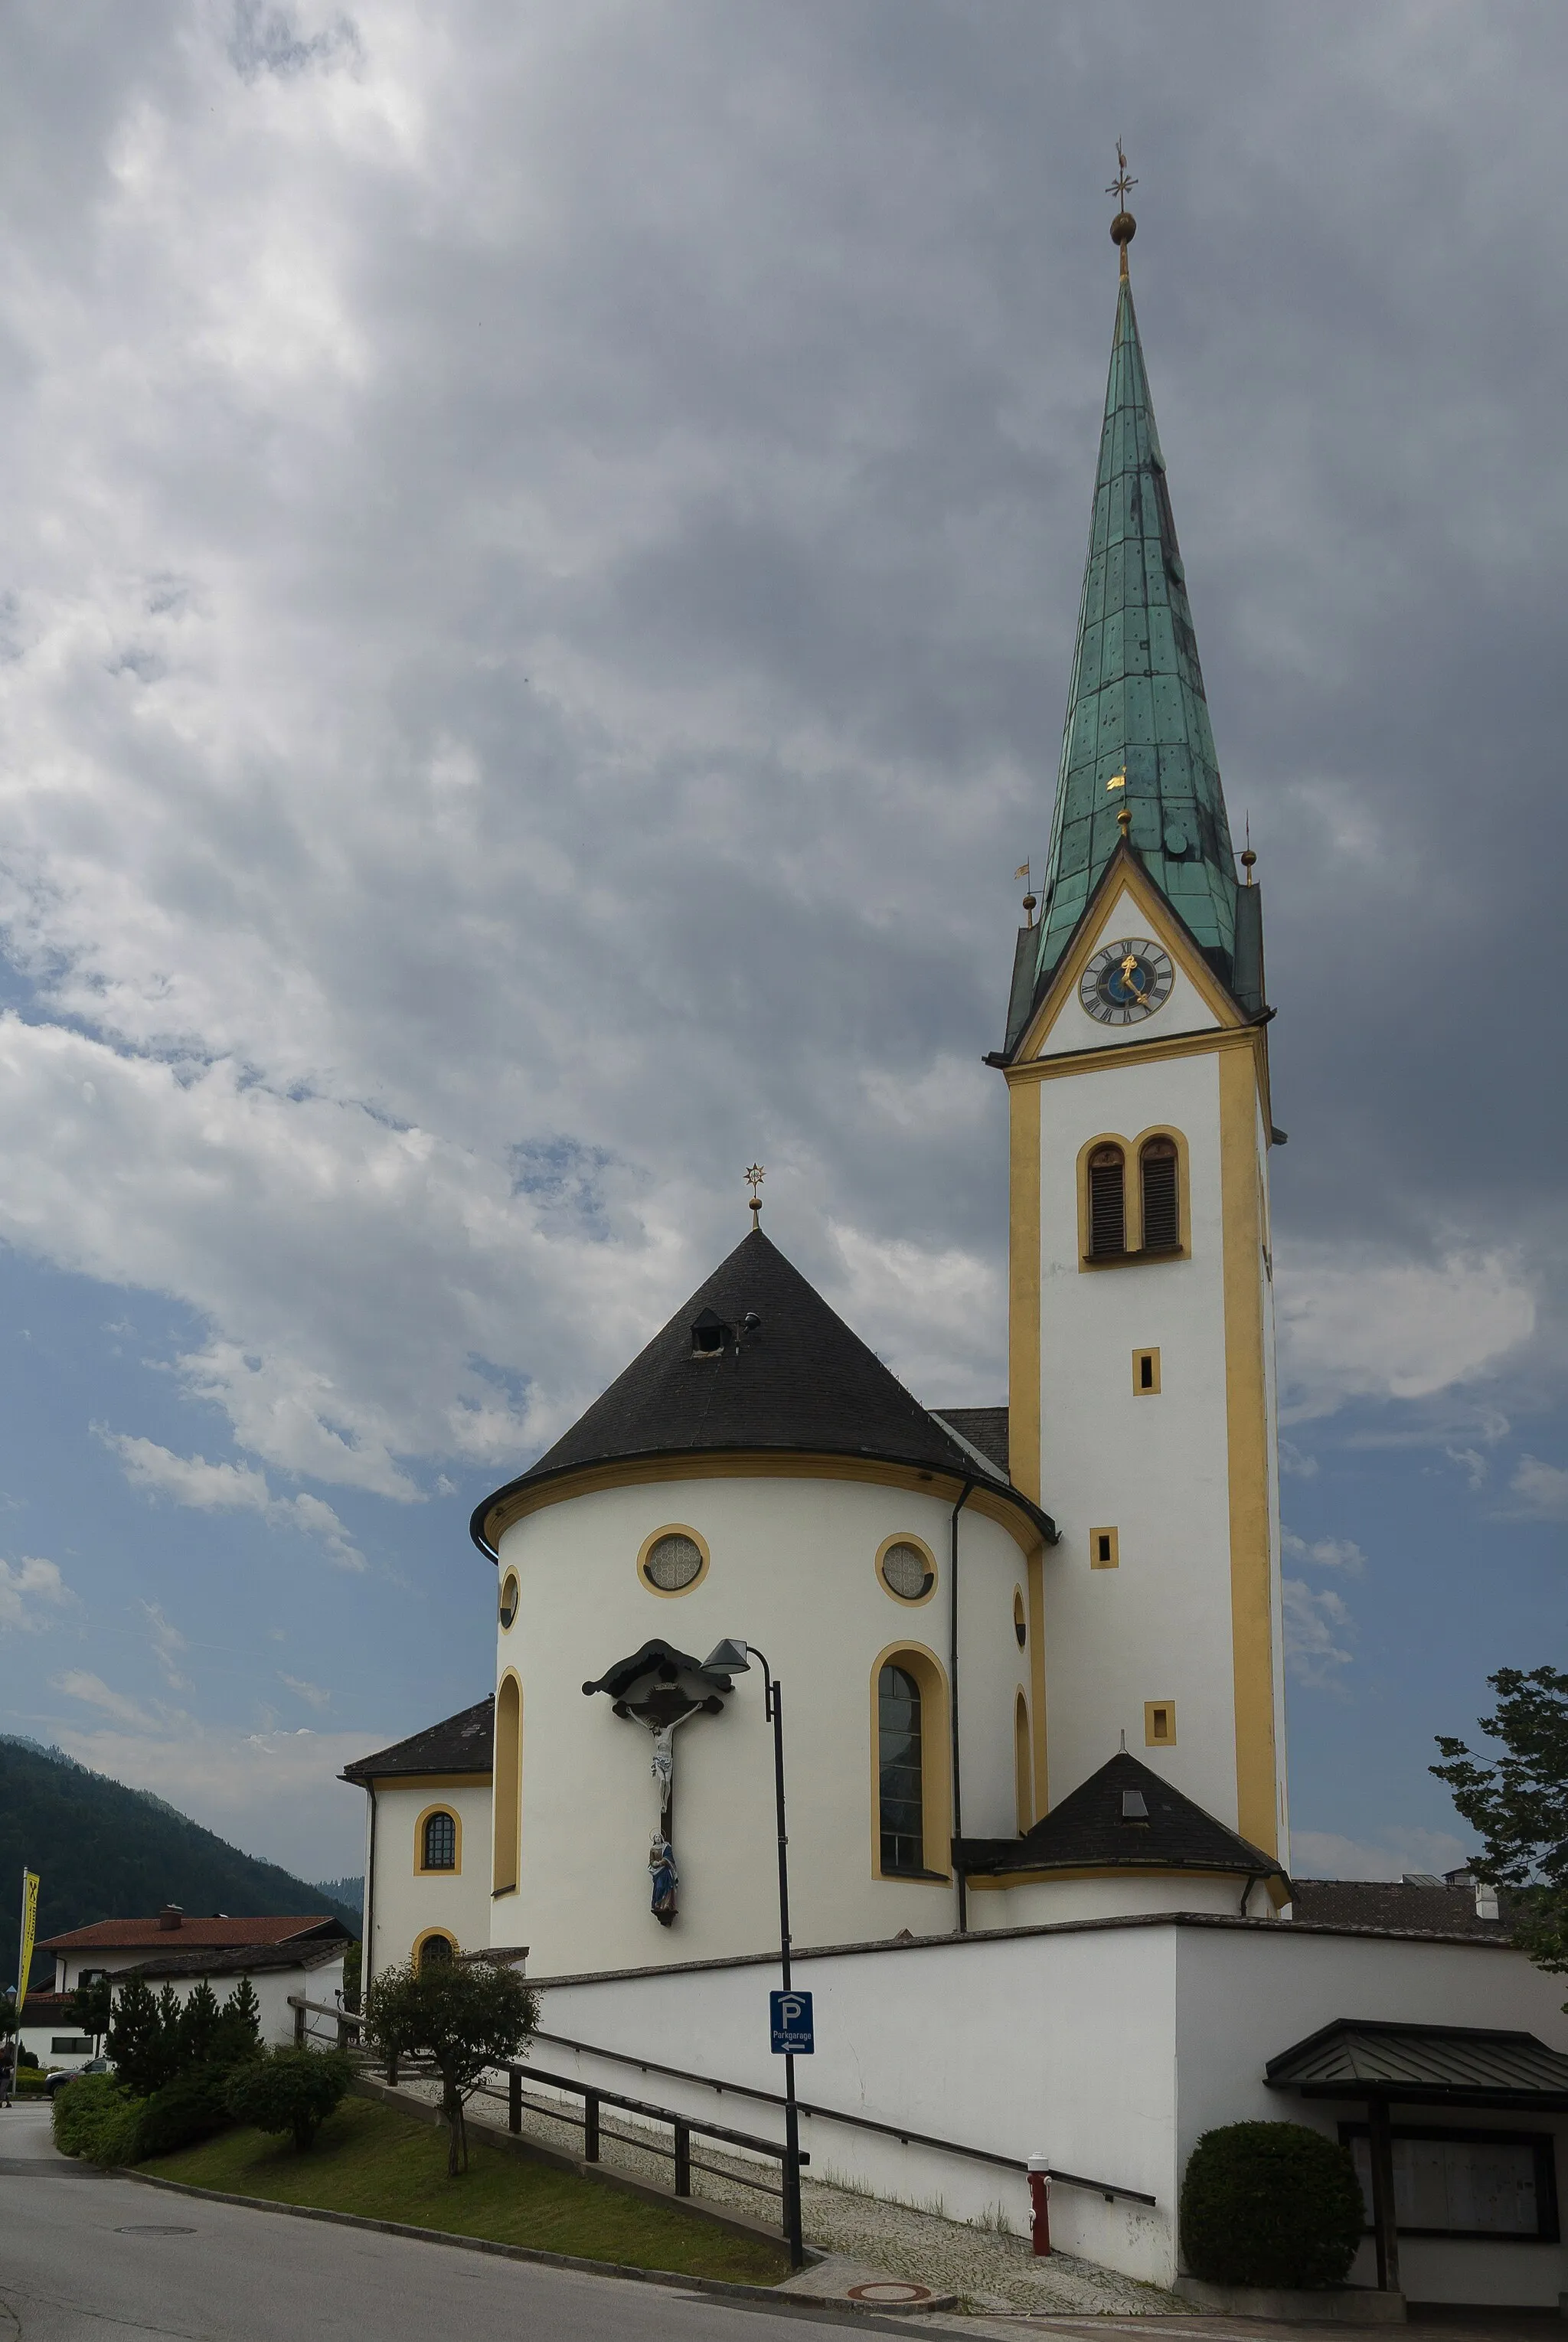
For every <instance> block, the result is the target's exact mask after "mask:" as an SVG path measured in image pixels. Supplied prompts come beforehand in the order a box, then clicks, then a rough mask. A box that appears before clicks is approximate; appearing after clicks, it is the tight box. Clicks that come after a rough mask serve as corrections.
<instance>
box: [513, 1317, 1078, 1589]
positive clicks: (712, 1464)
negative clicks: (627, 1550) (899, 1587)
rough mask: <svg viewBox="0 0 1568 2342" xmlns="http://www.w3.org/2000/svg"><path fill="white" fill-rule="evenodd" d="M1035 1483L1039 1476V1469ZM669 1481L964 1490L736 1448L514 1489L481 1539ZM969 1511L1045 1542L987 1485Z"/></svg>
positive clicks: (934, 1480)
mask: <svg viewBox="0 0 1568 2342" xmlns="http://www.w3.org/2000/svg"><path fill="white" fill-rule="evenodd" d="M1036 1346H1038V1333H1037V1334H1036ZM1036 1421H1038V1410H1036ZM1036 1447H1038V1441H1036ZM978 1468H979V1467H978V1466H976V1469H977V1470H978ZM1035 1476H1036V1478H1038V1476H1039V1474H1038V1466H1036V1472H1035ZM664 1480H859V1481H870V1482H871V1483H872V1484H873V1485H874V1486H877V1487H883V1488H904V1489H905V1490H907V1491H909V1492H910V1493H911V1494H913V1495H915V1496H937V1497H940V1498H941V1499H942V1501H943V1502H944V1503H951V1502H952V1501H953V1500H954V1498H955V1497H956V1496H958V1495H959V1494H960V1492H961V1490H962V1489H963V1486H964V1482H963V1479H962V1478H961V1477H960V1476H958V1475H957V1474H956V1473H953V1472H938V1471H927V1470H926V1469H925V1467H924V1466H916V1465H913V1464H884V1463H880V1462H878V1461H877V1460H875V1459H874V1457H871V1456H784V1455H781V1454H779V1453H778V1451H777V1450H776V1449H772V1448H754V1447H753V1448H739V1447H737V1448H726V1449H724V1451H723V1452H721V1453H719V1454H716V1455H707V1456H684V1455H671V1456H627V1457H624V1458H622V1459H620V1460H619V1461H617V1462H615V1463H613V1464H587V1465H584V1467H583V1469H582V1470H581V1471H580V1472H571V1473H563V1474H562V1476H561V1477H560V1479H559V1480H546V1481H542V1482H540V1483H537V1484H536V1485H534V1486H531V1487H526V1488H518V1489H516V1490H514V1493H513V1494H512V1495H511V1496H508V1497H507V1498H506V1499H505V1501H504V1503H497V1504H494V1505H492V1506H491V1507H490V1510H489V1512H488V1513H486V1515H485V1516H484V1536H485V1537H486V1539H487V1540H488V1542H489V1543H490V1544H491V1545H492V1546H498V1545H499V1544H500V1542H501V1539H502V1538H503V1537H504V1536H505V1534H506V1532H507V1530H508V1529H509V1528H514V1527H515V1526H516V1524H517V1523H518V1522H519V1521H521V1520H525V1519H527V1517H528V1516H529V1515H530V1514H533V1513H541V1512H543V1511H544V1509H545V1507H546V1506H550V1505H562V1504H565V1503H566V1502H567V1501H568V1500H569V1499H570V1498H571V1497H573V1496H599V1495H602V1494H603V1493H604V1491H605V1490H608V1489H617V1488H642V1487H650V1486H655V1485H656V1484H657V1483H659V1482H660V1481H664ZM1014 1486H1015V1487H1018V1488H1019V1489H1021V1490H1022V1491H1023V1493H1024V1495H1026V1496H1032V1497H1033V1501H1034V1503H1036V1504H1038V1503H1039V1501H1040V1500H1039V1496H1038V1495H1037V1494H1035V1493H1034V1491H1033V1490H1030V1489H1026V1488H1024V1484H1023V1482H1022V1480H1019V1479H1016V1478H1015V1479H1014ZM969 1510H970V1511H971V1512H972V1513H982V1514H984V1516H985V1518H986V1519H987V1520H988V1521H994V1522H995V1523H996V1525H997V1526H998V1527H999V1528H1004V1529H1005V1530H1006V1531H1007V1534H1008V1536H1010V1537H1011V1538H1012V1539H1013V1541H1014V1544H1015V1545H1017V1546H1020V1547H1021V1548H1022V1549H1023V1551H1024V1552H1025V1553H1027V1552H1028V1551H1029V1549H1030V1547H1031V1546H1033V1545H1034V1542H1035V1540H1036V1539H1037V1538H1038V1536H1039V1535H1040V1532H1039V1530H1038V1529H1037V1528H1036V1527H1035V1526H1034V1522H1033V1521H1031V1520H1030V1519H1028V1517H1027V1516H1025V1515H1024V1514H1023V1513H1021V1512H1020V1511H1019V1510H1018V1507H1017V1506H1016V1505H1011V1504H1009V1503H1008V1501H1007V1499H1006V1497H1005V1496H1002V1495H1000V1494H999V1493H998V1492H997V1491H996V1490H995V1489H994V1488H992V1487H991V1486H988V1485H987V1484H986V1483H985V1482H984V1480H979V1479H977V1480H975V1481H974V1484H973V1493H972V1495H971V1496H970V1499H969Z"/></svg>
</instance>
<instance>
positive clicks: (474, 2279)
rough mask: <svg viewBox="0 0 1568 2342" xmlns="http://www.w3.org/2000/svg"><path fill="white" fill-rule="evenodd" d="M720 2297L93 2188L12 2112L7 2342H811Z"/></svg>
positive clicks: (0, 2185) (4, 2286) (32, 2122)
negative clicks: (158, 2339) (168, 2339)
mask: <svg viewBox="0 0 1568 2342" xmlns="http://www.w3.org/2000/svg"><path fill="white" fill-rule="evenodd" d="M834 2330H836V2331H838V2332H841V2333H842V2332H843V2330H844V2329H843V2328H842V2327H838V2328H830V2327H826V2326H824V2325H822V2324H819V2323H818V2321H817V2320H815V2319H814V2318H804V2317H800V2316H798V2315H797V2316H793V2317H774V2316H772V2315H770V2314H769V2312H768V2311H766V2310H765V2309H764V2310H753V2309H746V2308H740V2307H735V2306H734V2305H732V2304H729V2303H726V2302H724V2301H723V2300H720V2299H715V2298H714V2297H712V2296H707V2295H703V2294H698V2293H686V2292H684V2291H680V2290H677V2289H675V2288H673V2287H664V2286H652V2285H641V2284H638V2283H636V2282H635V2281H628V2280H626V2279H623V2278H616V2277H584V2276H579V2275H576V2274H575V2273H574V2272H572V2271H570V2270H564V2269H550V2268H534V2267H529V2266H528V2265H527V2264H526V2263H524V2262H519V2261H505V2260H492V2259H490V2258H489V2257H487V2256H485V2255H484V2254H480V2253H470V2252H463V2251H460V2250H454V2249H453V2248H452V2247H449V2246H444V2245H424V2244H416V2243H414V2242H413V2241H412V2240H411V2239H410V2238H408V2237H379V2236H376V2235H375V2234H374V2233H373V2232H371V2231H369V2230H366V2229H363V2228H340V2227H332V2226H329V2225H328V2224H326V2223H325V2222H317V2221H315V2220H299V2219H291V2218H290V2217H288V2216H287V2215H286V2214H282V2213H270V2212H250V2211H245V2210H242V2209H241V2208H240V2207H239V2206H237V2205H233V2204H207V2203H203V2202H201V2201H199V2200H198V2199H197V2198H195V2197H189V2196H175V2195H171V2194H169V2193H167V2192H166V2191H165V2190H164V2189H162V2188H156V2187H141V2186H138V2185H137V2183H136V2182H135V2180H131V2179H115V2178H111V2177H105V2175H103V2174H100V2173H96V2172H93V2173H88V2172H85V2171H84V2169H83V2167H81V2166H80V2165H78V2164H75V2163H72V2162H70V2161H68V2160H67V2159H66V2158H65V2157H63V2156H59V2155H56V2154H55V2149H54V2147H53V2145H52V2143H51V2140H50V2136H49V2117H48V2111H47V2109H46V2108H45V2107H41V2106H32V2105H29V2106H16V2107H9V2108H0V2342H143V2337H146V2336H148V2335H158V2334H167V2335H177V2336H181V2337H188V2342H366V2337H374V2342H437V2337H439V2342H451V2337H453V2336H454V2335H457V2336H461V2337H462V2342H529V2337H534V2336H537V2337H541V2342H557V2337H559V2342H644V2337H645V2342H677V2337H679V2342H805V2337H807V2336H810V2335H813V2334H826V2333H828V2332H830V2331H834Z"/></svg>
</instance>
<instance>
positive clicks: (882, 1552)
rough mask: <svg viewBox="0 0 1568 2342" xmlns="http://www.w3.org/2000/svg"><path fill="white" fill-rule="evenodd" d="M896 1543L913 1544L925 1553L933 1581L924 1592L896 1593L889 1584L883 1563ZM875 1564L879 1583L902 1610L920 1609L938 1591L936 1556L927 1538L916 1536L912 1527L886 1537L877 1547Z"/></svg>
mask: <svg viewBox="0 0 1568 2342" xmlns="http://www.w3.org/2000/svg"><path fill="white" fill-rule="evenodd" d="M895 1545H912V1546H914V1549H915V1551H916V1552H917V1553H923V1554H924V1556H925V1566H926V1568H927V1569H928V1570H929V1571H930V1573H931V1583H930V1585H929V1586H927V1587H926V1589H925V1591H924V1594H915V1595H908V1594H898V1593H895V1592H894V1588H893V1587H892V1586H890V1585H889V1584H888V1582H887V1579H886V1578H885V1576H884V1575H883V1568H882V1565H883V1563H884V1561H885V1560H886V1559H887V1556H888V1555H889V1553H890V1552H891V1551H892V1549H893V1547H894V1546H895ZM874 1568H875V1571H876V1582H877V1584H878V1585H879V1586H881V1588H882V1590H883V1592H884V1594H885V1595H886V1596H887V1598H888V1600H889V1601H890V1602H896V1603H897V1605H898V1606H899V1608H900V1609H901V1610H919V1609H921V1608H923V1607H924V1605H925V1604H926V1603H927V1602H929V1601H930V1600H931V1599H932V1596H934V1594H935V1592H936V1579H937V1568H936V1556H935V1555H934V1553H933V1552H932V1550H931V1547H930V1546H928V1545H927V1544H926V1542H925V1539H924V1537H923V1536H915V1535H914V1531H913V1530H912V1529H900V1530H899V1532H898V1534H897V1536H890V1537H884V1538H883V1540H882V1543H881V1544H880V1545H879V1546H877V1548H876V1560H875V1562H874Z"/></svg>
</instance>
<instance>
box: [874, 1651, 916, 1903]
mask: <svg viewBox="0 0 1568 2342" xmlns="http://www.w3.org/2000/svg"><path fill="white" fill-rule="evenodd" d="M876 1725H877V1746H876V1765H877V1784H878V1798H879V1805H880V1821H881V1829H882V1870H883V1876H884V1877H887V1876H888V1875H889V1874H890V1873H896V1872H898V1871H901V1870H902V1871H911V1870H913V1871H924V1868H925V1784H924V1773H923V1768H922V1763H921V1750H920V1686H919V1685H918V1684H917V1683H916V1682H915V1680H914V1676H912V1675H911V1674H910V1673H909V1672H908V1670H907V1669H906V1668H904V1667H895V1666H885V1667H884V1668H883V1670H882V1674H881V1676H879V1677H878V1679H877V1686H876Z"/></svg>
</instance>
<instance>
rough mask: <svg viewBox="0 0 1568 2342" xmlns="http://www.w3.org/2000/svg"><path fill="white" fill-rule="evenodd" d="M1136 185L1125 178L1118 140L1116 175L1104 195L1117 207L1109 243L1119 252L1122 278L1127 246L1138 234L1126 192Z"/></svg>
mask: <svg viewBox="0 0 1568 2342" xmlns="http://www.w3.org/2000/svg"><path fill="white" fill-rule="evenodd" d="M1137 184H1138V182H1137V181H1136V179H1130V178H1129V177H1128V176H1127V157H1126V155H1125V153H1124V150H1123V146H1122V142H1121V140H1120V139H1119V138H1118V139H1117V141H1116V175H1115V177H1114V179H1113V180H1112V182H1111V184H1110V185H1109V186H1108V187H1107V188H1106V190H1105V193H1106V194H1107V195H1114V196H1115V198H1116V202H1117V205H1118V206H1119V209H1118V210H1117V213H1116V216H1115V218H1114V220H1113V221H1112V222H1111V241H1112V243H1113V244H1114V245H1116V246H1117V247H1118V249H1119V250H1120V252H1121V255H1122V274H1123V275H1124V276H1125V275H1126V274H1127V246H1128V245H1130V244H1131V243H1132V241H1133V238H1134V236H1135V235H1137V233H1138V223H1137V221H1136V220H1135V219H1134V217H1133V215H1132V213H1131V212H1130V211H1129V210H1128V209H1127V191H1128V189H1129V188H1131V187H1135V186H1136V185H1137Z"/></svg>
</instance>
